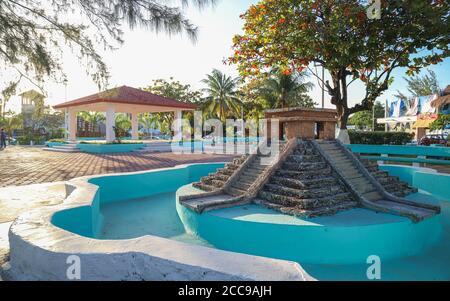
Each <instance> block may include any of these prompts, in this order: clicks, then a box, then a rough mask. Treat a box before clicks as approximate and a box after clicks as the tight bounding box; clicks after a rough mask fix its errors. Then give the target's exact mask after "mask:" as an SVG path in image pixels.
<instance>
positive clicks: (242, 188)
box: [226, 154, 269, 196]
mask: <svg viewBox="0 0 450 301" xmlns="http://www.w3.org/2000/svg"><path fill="white" fill-rule="evenodd" d="M265 159H268V156H265V155H261V154H258V155H257V156H255V157H254V158H253V159H252V161H251V162H249V164H248V165H247V166H246V168H245V169H243V170H242V172H241V173H240V174H239V175H238V176H237V177H236V179H235V180H234V181H233V182H232V183H231V185H230V187H228V188H227V189H226V192H227V193H228V194H230V195H232V196H241V195H244V194H245V193H246V192H247V190H248V189H249V188H250V187H251V186H252V185H253V184H254V183H255V181H256V180H257V179H258V177H259V175H260V174H262V173H263V172H264V171H265V170H266V169H267V168H268V167H269V165H267V164H266V162H265V161H264V160H265Z"/></svg>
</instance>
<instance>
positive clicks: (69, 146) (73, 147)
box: [43, 141, 80, 153]
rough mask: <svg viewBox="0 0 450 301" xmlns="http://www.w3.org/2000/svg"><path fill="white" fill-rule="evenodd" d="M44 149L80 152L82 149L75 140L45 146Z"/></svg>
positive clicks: (60, 151)
mask: <svg viewBox="0 0 450 301" xmlns="http://www.w3.org/2000/svg"><path fill="white" fill-rule="evenodd" d="M43 150H44V151H49V152H59V153H78V152H80V149H79V148H78V147H77V143H76V142H74V141H69V142H68V143H66V144H64V145H59V146H54V147H46V148H43Z"/></svg>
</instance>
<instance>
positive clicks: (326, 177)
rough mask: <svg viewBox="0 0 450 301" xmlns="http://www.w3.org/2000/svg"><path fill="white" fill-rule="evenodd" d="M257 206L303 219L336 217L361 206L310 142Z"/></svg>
mask: <svg viewBox="0 0 450 301" xmlns="http://www.w3.org/2000/svg"><path fill="white" fill-rule="evenodd" d="M255 202H256V203H258V204H260V205H262V206H265V207H268V208H270V209H274V210H277V211H280V212H282V213H285V214H290V215H294V216H299V217H315V216H321V215H333V214H335V213H337V212H339V211H341V210H347V209H351V208H354V207H356V206H357V205H358V203H357V202H356V201H355V200H354V199H353V196H352V194H351V193H350V192H349V191H348V190H347V189H346V188H345V186H344V185H343V184H342V183H340V181H339V180H338V178H337V177H336V175H334V174H333V172H332V169H331V168H330V166H329V165H328V164H327V163H326V162H325V161H324V160H323V159H322V157H321V156H320V155H319V154H317V153H316V152H315V150H314V149H313V148H312V147H311V145H310V142H308V141H299V143H298V146H297V148H296V149H295V151H294V152H293V153H292V154H291V155H290V156H289V157H287V159H286V160H285V162H284V163H283V165H282V168H280V169H279V170H277V171H276V173H275V174H274V175H273V176H272V177H271V178H270V180H269V181H268V183H267V184H266V185H265V186H264V188H263V189H262V190H261V191H260V192H259V194H258V198H257V199H256V200H255Z"/></svg>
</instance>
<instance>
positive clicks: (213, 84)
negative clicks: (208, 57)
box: [202, 69, 242, 123]
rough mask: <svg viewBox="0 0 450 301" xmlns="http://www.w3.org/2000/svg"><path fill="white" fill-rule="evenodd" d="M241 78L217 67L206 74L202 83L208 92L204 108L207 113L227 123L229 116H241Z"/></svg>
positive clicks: (203, 104)
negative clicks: (228, 74)
mask: <svg viewBox="0 0 450 301" xmlns="http://www.w3.org/2000/svg"><path fill="white" fill-rule="evenodd" d="M239 80H240V79H239V78H232V77H230V76H227V75H226V74H224V73H222V72H221V71H219V70H217V69H213V71H212V72H211V74H207V75H206V79H204V80H202V83H204V84H205V85H206V88H205V89H203V91H204V92H205V93H206V94H207V96H206V98H205V99H204V100H203V103H202V109H203V112H204V114H205V115H208V116H211V117H217V118H218V119H220V121H222V122H223V123H225V121H226V119H227V118H228V117H240V116H241V113H242V102H241V99H240V95H239V93H238V90H237V89H238V83H239Z"/></svg>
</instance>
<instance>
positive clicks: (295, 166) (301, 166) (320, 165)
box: [283, 162, 327, 171]
mask: <svg viewBox="0 0 450 301" xmlns="http://www.w3.org/2000/svg"><path fill="white" fill-rule="evenodd" d="M326 167H327V164H326V163H325V162H313V163H308V162H304V163H289V162H285V163H284V164H283V169H286V170H294V171H301V170H316V169H324V168H326Z"/></svg>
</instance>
